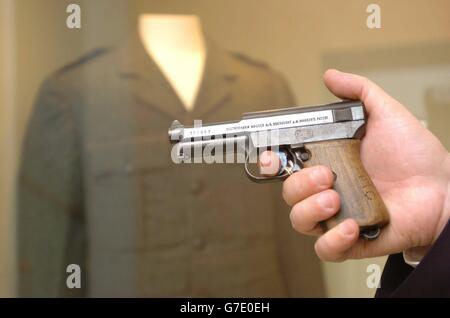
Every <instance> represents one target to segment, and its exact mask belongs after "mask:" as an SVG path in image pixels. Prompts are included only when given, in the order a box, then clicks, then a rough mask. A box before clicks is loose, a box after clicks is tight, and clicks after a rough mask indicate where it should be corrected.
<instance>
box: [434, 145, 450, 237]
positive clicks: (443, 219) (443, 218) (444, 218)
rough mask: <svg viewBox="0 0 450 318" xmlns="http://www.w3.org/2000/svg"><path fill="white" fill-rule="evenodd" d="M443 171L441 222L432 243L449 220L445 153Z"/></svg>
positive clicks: (449, 160)
mask: <svg viewBox="0 0 450 318" xmlns="http://www.w3.org/2000/svg"><path fill="white" fill-rule="evenodd" d="M443 171H444V173H443V175H444V178H445V179H444V182H443V186H444V201H443V204H442V214H441V220H440V222H439V223H440V226H439V228H438V230H437V233H436V236H435V239H434V240H433V243H434V241H436V239H437V238H438V237H439V235H440V234H441V232H442V230H443V229H444V228H445V226H446V225H447V223H448V222H449V220H450V153H447V156H446V159H445V160H444V165H443Z"/></svg>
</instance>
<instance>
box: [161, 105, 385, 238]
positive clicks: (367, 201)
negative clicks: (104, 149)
mask: <svg viewBox="0 0 450 318" xmlns="http://www.w3.org/2000/svg"><path fill="white" fill-rule="evenodd" d="M366 120H367V114H366V111H365V108H364V104H363V103H362V102H361V101H342V102H337V103H331V104H327V105H319V106H310V107H290V108H284V109H275V110H267V111H260V112H251V113H244V114H243V115H242V118H241V120H238V121H229V122H222V123H211V124H206V125H202V124H201V122H200V123H199V122H198V121H196V122H195V123H194V125H193V126H190V127H185V126H183V125H181V124H180V122H179V121H177V120H175V121H174V122H173V123H172V125H171V127H170V128H169V140H170V142H171V143H172V144H173V147H172V152H171V153H172V160H173V161H174V162H176V163H224V162H225V163H227V162H230V163H236V162H237V163H243V164H244V170H245V173H246V174H247V176H248V177H249V178H250V180H252V181H254V182H258V183H262V182H270V181H283V180H285V179H286V178H287V177H289V176H290V175H291V174H292V173H295V172H296V171H299V170H300V169H302V168H304V167H310V166H314V165H325V166H328V167H330V169H331V170H332V171H333V175H334V183H333V188H334V189H335V190H336V191H337V192H338V193H339V194H340V197H341V206H340V210H339V211H338V213H337V214H336V215H334V216H333V217H332V218H330V219H328V220H326V221H324V222H322V223H321V225H322V227H323V229H324V230H325V231H326V230H328V229H330V228H332V227H334V226H336V225H337V224H339V223H340V222H341V221H343V220H345V219H347V218H353V219H354V220H355V221H356V222H357V223H358V225H359V228H360V233H361V236H362V237H363V238H365V239H368V240H373V239H376V238H377V237H378V236H379V235H380V232H381V229H382V227H383V226H385V225H386V224H387V223H388V222H389V213H388V211H387V209H386V206H385V204H384V202H383V200H382V198H381V197H380V195H379V193H378V191H377V189H376V188H375V186H374V184H373V182H372V180H371V179H370V177H369V175H368V174H367V172H366V170H365V168H364V166H363V165H362V162H361V158H360V143H361V138H362V137H363V135H364V132H365V126H366ZM266 150H271V151H274V152H275V153H276V154H278V156H279V158H280V162H281V168H280V170H279V172H278V173H277V174H276V175H273V176H272V175H271V176H267V175H261V174H260V173H259V169H258V168H257V161H258V156H259V154H261V153H262V151H266Z"/></svg>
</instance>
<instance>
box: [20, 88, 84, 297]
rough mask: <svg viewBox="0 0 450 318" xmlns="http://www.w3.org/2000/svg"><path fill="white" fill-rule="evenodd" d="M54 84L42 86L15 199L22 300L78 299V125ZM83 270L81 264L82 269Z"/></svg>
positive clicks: (79, 217) (28, 129) (32, 116)
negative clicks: (74, 271)
mask: <svg viewBox="0 0 450 318" xmlns="http://www.w3.org/2000/svg"><path fill="white" fill-rule="evenodd" d="M55 86H56V83H55V82H52V81H46V82H45V83H44V85H43V86H42V88H41V90H40V93H39V95H38V98H37V100H36V103H35V105H34V109H33V112H32V115H31V119H30V121H29V124H28V127H27V132H26V135H25V138H24V143H23V148H22V152H21V163H20V168H19V177H18V197H17V209H18V211H17V213H18V219H17V226H18V228H17V235H18V266H19V268H18V283H19V296H21V297H57V296H66V295H71V294H74V295H76V296H80V292H81V291H80V290H75V291H73V290H72V291H70V290H68V289H67V287H66V277H67V275H68V274H67V273H66V267H67V265H69V264H70V263H73V262H81V261H82V260H81V254H82V253H83V252H82V250H83V249H82V245H83V242H82V241H83V234H82V230H81V229H82V227H81V226H80V224H81V223H82V222H83V221H82V199H81V171H80V170H81V169H80V151H79V142H78V138H77V133H76V131H77V129H76V123H75V122H76V121H75V117H74V116H73V110H71V109H70V107H69V105H68V103H67V100H66V99H65V98H64V96H63V94H61V93H60V92H58V90H57V89H56V88H55ZM79 265H80V266H82V264H79Z"/></svg>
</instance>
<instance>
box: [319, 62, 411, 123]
mask: <svg viewBox="0 0 450 318" xmlns="http://www.w3.org/2000/svg"><path fill="white" fill-rule="evenodd" d="M323 78H324V82H325V85H326V86H327V88H328V89H329V90H330V91H331V92H332V93H333V94H334V95H336V96H337V97H339V98H342V99H354V100H360V101H362V102H363V103H364V105H365V107H366V110H367V112H368V114H369V115H371V116H375V117H379V116H383V114H385V113H386V112H387V111H389V112H390V113H392V111H395V108H397V109H399V108H402V106H401V105H400V104H399V103H398V102H397V101H396V100H394V99H393V98H392V97H390V96H389V95H388V94H387V93H386V92H385V91H384V90H383V89H382V88H381V87H379V86H378V85H376V84H375V83H374V82H372V81H370V80H369V79H367V78H365V77H363V76H359V75H355V74H350V73H343V72H340V71H337V70H334V69H330V70H327V71H326V72H325V74H324V76H323Z"/></svg>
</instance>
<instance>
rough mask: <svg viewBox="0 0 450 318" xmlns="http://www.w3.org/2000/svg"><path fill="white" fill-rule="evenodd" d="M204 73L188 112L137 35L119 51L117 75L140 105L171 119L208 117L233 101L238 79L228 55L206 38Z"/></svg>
mask: <svg viewBox="0 0 450 318" xmlns="http://www.w3.org/2000/svg"><path fill="white" fill-rule="evenodd" d="M206 42H207V55H206V64H205V71H204V74H203V78H202V83H201V85H200V90H199V92H198V95H197V98H196V101H195V105H194V109H193V111H192V112H188V111H186V109H185V108H184V106H183V104H182V102H181V100H180V99H179V97H178V96H177V94H176V93H175V91H174V90H173V88H172V87H171V85H170V83H169V82H168V81H167V80H166V78H165V77H164V75H163V73H162V72H161V70H160V69H159V67H158V66H157V65H156V63H155V62H154V61H153V59H152V58H151V57H150V56H149V55H148V54H147V52H146V51H145V48H144V46H143V45H142V42H141V40H140V39H139V36H138V34H137V32H135V33H134V34H133V35H132V36H131V37H130V40H129V41H128V43H127V45H126V47H124V48H123V49H121V50H120V53H119V56H120V61H119V71H118V76H119V77H120V78H121V79H123V80H124V81H126V82H127V84H128V85H129V89H130V93H131V94H132V96H133V98H134V99H135V102H136V103H137V105H139V106H142V107H145V108H149V109H151V110H154V111H157V112H159V113H161V114H164V115H166V116H168V117H170V118H177V119H178V118H186V116H188V117H192V118H201V119H203V118H205V117H208V116H209V115H210V114H212V113H213V112H214V111H216V110H217V109H219V108H220V107H222V106H224V105H225V104H226V102H227V101H228V100H230V99H231V95H232V94H231V92H232V86H233V84H234V83H235V82H236V81H237V79H238V76H237V73H236V72H235V70H234V69H233V63H232V60H231V58H230V57H229V56H228V54H227V53H225V52H223V51H222V50H220V49H219V48H217V46H216V45H215V44H214V43H213V42H212V41H210V40H209V39H208V38H207V41H206Z"/></svg>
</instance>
